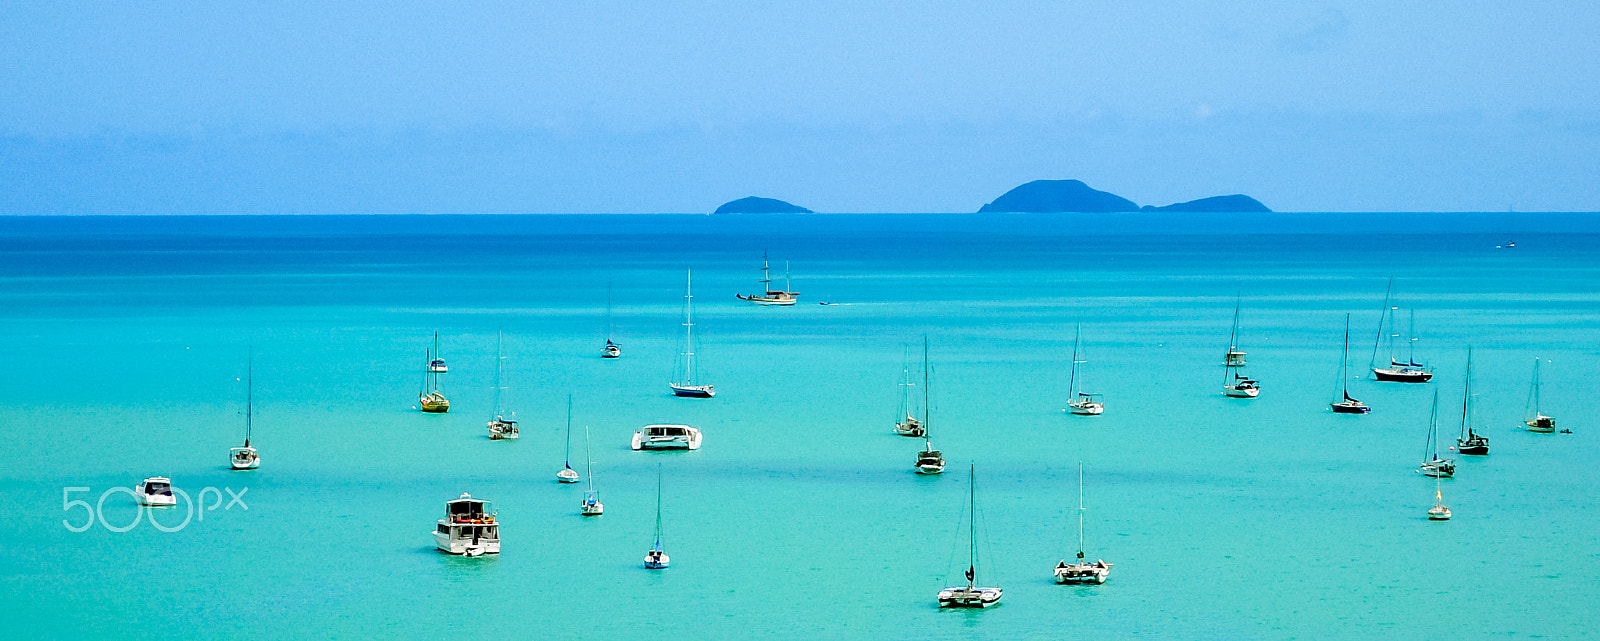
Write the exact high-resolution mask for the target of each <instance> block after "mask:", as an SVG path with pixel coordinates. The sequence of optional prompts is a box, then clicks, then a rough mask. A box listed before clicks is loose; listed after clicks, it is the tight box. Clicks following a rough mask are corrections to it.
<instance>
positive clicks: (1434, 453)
mask: <svg viewBox="0 0 1600 641" xmlns="http://www.w3.org/2000/svg"><path fill="white" fill-rule="evenodd" d="M1438 439H1439V388H1437V387H1436V388H1434V389H1433V411H1432V412H1429V413H1428V451H1426V452H1423V454H1424V455H1427V456H1428V457H1429V458H1428V459H1427V460H1430V461H1437V460H1439V445H1438Z"/></svg>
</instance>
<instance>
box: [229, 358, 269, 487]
mask: <svg viewBox="0 0 1600 641" xmlns="http://www.w3.org/2000/svg"><path fill="white" fill-rule="evenodd" d="M255 371H256V351H255V347H254V346H252V347H250V351H249V356H247V357H246V365H245V383H244V389H245V392H244V446H243V447H235V448H233V449H231V450H229V451H228V461H229V465H231V466H232V467H233V469H236V470H253V469H256V468H257V467H260V466H261V454H260V453H258V452H256V448H255V447H254V446H252V445H250V436H251V432H252V429H253V427H254V425H253V423H254V421H253V419H254V417H255V413H256V404H255ZM235 380H237V379H235Z"/></svg>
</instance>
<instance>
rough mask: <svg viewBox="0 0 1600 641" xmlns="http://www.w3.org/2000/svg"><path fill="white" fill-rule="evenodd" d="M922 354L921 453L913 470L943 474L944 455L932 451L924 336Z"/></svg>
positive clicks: (925, 340)
mask: <svg viewBox="0 0 1600 641" xmlns="http://www.w3.org/2000/svg"><path fill="white" fill-rule="evenodd" d="M922 353H923V357H922V358H923V367H922V391H923V395H924V397H925V398H924V399H923V400H924V402H923V405H922V451H920V452H917V462H916V464H915V468H916V471H917V473H918V474H943V473H944V453H943V452H940V451H939V450H936V449H933V386H932V384H931V382H932V380H933V379H932V378H931V377H930V376H929V374H928V369H929V368H928V365H927V358H928V357H927V353H928V337H927V336H926V335H924V336H923V337H922Z"/></svg>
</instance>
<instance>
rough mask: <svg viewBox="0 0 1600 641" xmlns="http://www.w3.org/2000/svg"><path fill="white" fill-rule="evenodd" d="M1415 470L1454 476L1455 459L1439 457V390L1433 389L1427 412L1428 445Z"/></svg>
mask: <svg viewBox="0 0 1600 641" xmlns="http://www.w3.org/2000/svg"><path fill="white" fill-rule="evenodd" d="M1423 456H1424V457H1425V458H1423V459H1422V464H1421V465H1418V466H1417V471H1418V472H1421V473H1423V474H1426V475H1428V476H1433V477H1440V476H1455V473H1456V460H1455V459H1448V458H1439V390H1437V389H1436V390H1433V411H1432V412H1430V413H1429V414H1428V445H1427V450H1426V451H1425V452H1424V453H1423Z"/></svg>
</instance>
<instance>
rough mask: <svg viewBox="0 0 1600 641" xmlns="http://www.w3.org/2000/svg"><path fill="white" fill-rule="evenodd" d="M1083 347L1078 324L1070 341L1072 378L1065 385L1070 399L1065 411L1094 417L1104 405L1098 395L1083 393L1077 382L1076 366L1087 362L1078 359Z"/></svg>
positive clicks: (1081, 328) (1081, 329)
mask: <svg viewBox="0 0 1600 641" xmlns="http://www.w3.org/2000/svg"><path fill="white" fill-rule="evenodd" d="M1082 346H1083V323H1078V332H1077V335H1076V337H1074V338H1073V340H1072V377H1071V379H1070V382H1069V383H1068V384H1067V389H1068V391H1069V392H1070V393H1071V394H1072V397H1071V398H1069V399H1067V410H1066V411H1068V412H1071V413H1073V414H1077V415H1080V416H1096V415H1098V414H1101V413H1103V412H1105V411H1106V404H1105V403H1104V402H1102V401H1101V400H1100V395H1099V394H1091V393H1088V392H1085V391H1083V388H1082V387H1080V381H1079V380H1078V365H1080V364H1083V363H1087V362H1088V361H1086V360H1082V359H1079V358H1078V350H1079V348H1081V347H1082Z"/></svg>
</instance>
